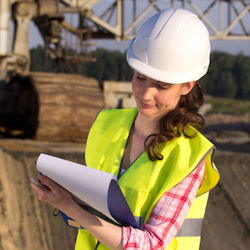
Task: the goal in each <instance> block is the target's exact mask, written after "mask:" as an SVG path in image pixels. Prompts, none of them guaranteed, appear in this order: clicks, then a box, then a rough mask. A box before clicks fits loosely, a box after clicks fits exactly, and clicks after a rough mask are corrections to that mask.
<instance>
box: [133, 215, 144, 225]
mask: <svg viewBox="0 0 250 250" xmlns="http://www.w3.org/2000/svg"><path fill="white" fill-rule="evenodd" d="M134 217H135V221H136V222H137V225H138V226H139V228H141V227H142V225H143V224H144V222H145V217H139V216H134Z"/></svg>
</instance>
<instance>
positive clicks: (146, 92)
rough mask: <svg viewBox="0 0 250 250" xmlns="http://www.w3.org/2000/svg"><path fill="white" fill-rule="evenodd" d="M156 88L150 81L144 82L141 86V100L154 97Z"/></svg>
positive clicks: (148, 99)
mask: <svg viewBox="0 0 250 250" xmlns="http://www.w3.org/2000/svg"><path fill="white" fill-rule="evenodd" d="M155 92H156V89H155V87H153V86H152V85H151V84H150V83H145V85H144V86H143V93H142V99H143V101H150V100H152V99H154V96H155Z"/></svg>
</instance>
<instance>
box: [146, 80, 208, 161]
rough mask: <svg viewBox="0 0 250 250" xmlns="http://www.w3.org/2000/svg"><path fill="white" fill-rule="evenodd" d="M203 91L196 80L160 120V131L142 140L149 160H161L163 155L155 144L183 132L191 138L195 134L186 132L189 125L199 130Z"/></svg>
mask: <svg viewBox="0 0 250 250" xmlns="http://www.w3.org/2000/svg"><path fill="white" fill-rule="evenodd" d="M203 100H204V92H203V89H202V87H201V85H200V84H199V83H198V82H196V83H195V85H194V87H193V88H192V90H191V91H190V92H189V93H188V94H187V95H182V96H181V97H180V100H179V103H178V104H177V106H176V108H175V109H174V110H172V111H170V112H169V113H168V114H167V115H166V116H164V117H163V118H161V120H160V133H159V134H151V135H149V136H148V137H147V138H146V139H145V141H144V147H145V150H146V152H147V154H148V157H149V159H150V160H151V161H155V160H162V159H163V155H162V154H160V153H159V151H158V150H157V145H158V144H159V143H161V142H167V141H170V140H172V139H173V138H176V137H180V136H181V134H183V135H184V136H185V137H187V138H193V137H195V136H196V134H188V132H187V130H188V127H189V126H190V125H191V126H193V127H195V128H197V129H198V130H201V129H202V128H203V125H204V119H203V117H202V116H201V115H200V114H199V113H198V110H199V107H200V106H201V105H202V104H203Z"/></svg>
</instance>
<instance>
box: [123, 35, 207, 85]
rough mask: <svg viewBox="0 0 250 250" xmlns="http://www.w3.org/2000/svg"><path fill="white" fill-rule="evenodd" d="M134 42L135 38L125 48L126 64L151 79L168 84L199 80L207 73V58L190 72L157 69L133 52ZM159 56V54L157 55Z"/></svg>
mask: <svg viewBox="0 0 250 250" xmlns="http://www.w3.org/2000/svg"><path fill="white" fill-rule="evenodd" d="M134 42H135V39H133V40H132V41H131V42H130V45H129V48H128V50H127V56H126V59H127V62H128V65H129V66H130V67H131V68H132V69H134V70H135V71H136V72H138V73H140V74H142V75H144V76H146V77H149V78H151V79H154V80H157V81H160V82H165V83H170V84H182V83H186V82H191V81H197V80H199V79H200V78H201V77H202V76H203V75H205V74H206V73H207V70H208V66H209V62H210V60H209V59H208V62H207V63H206V65H205V66H203V67H202V68H200V69H198V70H196V71H195V72H190V73H184V74H183V73H180V72H177V73H173V72H166V71H161V70H159V69H156V68H154V67H152V66H150V65H148V64H146V63H144V62H142V61H141V60H140V59H139V58H138V57H137V56H136V55H135V53H134ZM159 56H160V55H159Z"/></svg>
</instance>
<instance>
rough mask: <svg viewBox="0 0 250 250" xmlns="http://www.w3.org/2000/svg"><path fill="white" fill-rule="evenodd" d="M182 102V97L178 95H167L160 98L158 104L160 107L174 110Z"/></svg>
mask: <svg viewBox="0 0 250 250" xmlns="http://www.w3.org/2000/svg"><path fill="white" fill-rule="evenodd" d="M179 100H180V95H179V94H177V93H167V94H165V95H162V96H159V97H158V103H159V105H160V106H163V107H169V108H171V109H174V108H175V107H176V105H177V104H178V102H179Z"/></svg>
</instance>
